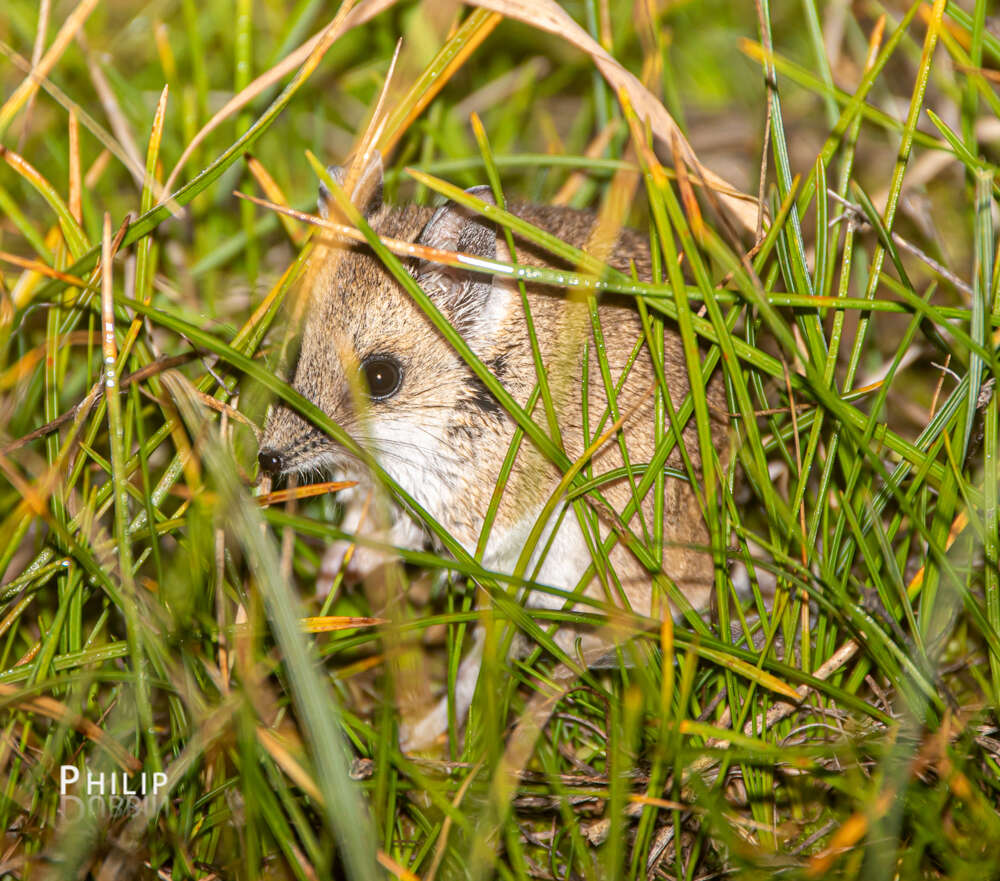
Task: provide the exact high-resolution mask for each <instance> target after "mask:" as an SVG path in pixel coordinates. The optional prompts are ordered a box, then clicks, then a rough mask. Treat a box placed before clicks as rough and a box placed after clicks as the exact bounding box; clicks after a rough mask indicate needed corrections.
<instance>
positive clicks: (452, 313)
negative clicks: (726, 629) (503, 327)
mask: <svg viewBox="0 0 1000 881" xmlns="http://www.w3.org/2000/svg"><path fill="white" fill-rule="evenodd" d="M466 192H467V193H469V194H471V195H473V196H476V197H477V198H479V199H482V200H483V201H484V202H489V203H490V204H491V205H493V204H496V203H495V200H494V198H493V192H492V190H491V189H490V188H489V187H487V186H482V187H473V188H472V189H469V190H466ZM417 243H418V244H420V245H426V246H427V247H429V248H438V249H440V250H442V251H460V252H462V253H464V254H471V255H473V256H475V257H485V258H486V259H488V260H495V259H496V256H497V230H496V226H495V225H494V224H493V223H491V222H490V221H488V220H486V219H485V218H483V217H482V216H481V215H478V214H476V213H475V212H474V211H472V210H470V209H468V208H465V207H464V206H462V205H459V204H457V203H456V202H447V203H446V204H444V205H442V206H441V207H440V208H438V209H437V211H435V212H434V214H433V216H432V217H431V219H430V220H429V221H427V225H426V226H425V227H424V229H423V232H421V233H420V236H419V238H418V239H417ZM417 280H418V281H419V282H420V285H421V287H423V289H424V290H425V291H426V292H427V295H428V296H429V297H430V298H431V299H432V300H434V302H435V304H436V305H437V306H438V308H439V309H441V311H442V312H444V313H445V315H447V316H448V318H449V319H450V320H451V323H452V324H453V325H454V326H455V329H456V330H458V331H459V333H461V334H462V335H463V336H466V335H469V334H475V333H476V332H477V331H479V332H485V331H486V328H485V326H484V324H485V323H488V322H489V320H490V318H491V312H492V310H491V309H490V308H489V306H490V305H491V302H490V301H491V298H492V294H493V290H494V286H493V278H492V276H489V275H484V274H482V273H479V272H470V271H468V270H464V269H456V268H454V267H451V266H441V265H439V264H433V263H424V264H422V265H421V268H420V270H419V271H418V273H417Z"/></svg>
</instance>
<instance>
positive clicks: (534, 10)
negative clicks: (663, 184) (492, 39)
mask: <svg viewBox="0 0 1000 881" xmlns="http://www.w3.org/2000/svg"><path fill="white" fill-rule="evenodd" d="M465 2H467V3H469V4H470V5H473V6H480V7H482V8H483V9H491V10H493V11H494V12H499V13H500V14H501V15H505V16H507V17H508V18H516V19H517V20H518V21H522V22H524V23H525V24H528V25H531V26H532V27H536V28H538V29H539V30H543V31H547V32H548V33H550V34H555V35H556V36H558V37H562V38H563V39H564V40H567V41H568V42H570V43H572V44H573V45H574V46H576V47H577V48H578V49H581V50H583V51H584V52H586V53H587V54H588V55H590V57H591V58H593V60H594V64H596V65H597V68H598V70H600V72H601V74H602V75H603V76H604V78H605V79H606V80H607V81H608V82H609V83H610V84H611V87H612V88H613V89H614V90H615V92H616V93H617V91H618V90H619V89H624V90H625V92H626V93H627V94H628V96H629V99H630V100H631V102H632V106H633V107H634V108H635V112H636V113H637V114H638V116H639V118H640V119H646V120H648V121H649V125H650V128H651V129H652V132H653V134H654V135H655V136H656V137H657V138H659V139H660V140H661V141H662V142H663V144H664V145H665V147H666V149H667V150H668V151H669V149H670V142H671V139H672V138H674V137H676V138H677V143H678V145H679V147H680V154H681V156H682V157H683V158H684V160H685V162H687V164H688V165H690V166H691V167H692V168H694V169H695V170H696V171H697V172H698V175H699V177H701V178H702V179H703V180H704V182H705V184H706V186H709V187H711V188H712V189H713V190H715V192H717V193H718V194H719V201H720V203H721V204H722V205H723V206H724V207H725V208H726V209H727V210H728V211H729V212H730V214H731V215H732V217H733V219H734V220H736V221H737V222H738V223H739V224H740V226H741V227H743V229H744V230H745V231H746V232H748V233H750V234H753V232H754V230H755V229H756V226H757V210H758V204H757V199H756V197H754V196H749V195H747V194H746V193H743V192H741V191H740V190H738V189H737V188H736V187H734V186H733V185H732V184H730V183H729V182H727V181H726V180H724V179H723V178H721V177H720V176H719V175H717V174H716V173H715V172H713V171H711V170H710V169H708V168H706V167H705V166H704V165H702V163H701V162H700V161H699V160H698V156H697V155H696V154H695V152H694V149H693V148H692V147H691V145H690V144H689V143H688V141H687V138H685V137H684V134H683V132H682V131H681V130H680V128H679V126H678V125H677V123H676V122H675V121H674V118H673V117H672V116H671V115H670V113H669V112H668V111H667V108H666V107H664V106H663V104H662V103H661V102H660V101H659V99H657V97H656V96H655V95H653V93H652V92H650V91H649V89H647V88H646V87H645V86H644V85H643V84H642V83H641V82H640V81H639V80H638V79H637V78H636V77H635V76H634V75H633V74H631V73H629V72H628V71H627V70H626V69H625V68H624V67H622V66H621V64H619V63H618V61H616V60H615V59H614V58H612V57H611V55H609V54H608V52H607V51H606V50H605V49H604V48H603V47H601V46H600V45H599V44H598V43H597V42H596V41H595V40H594V39H593V38H592V37H591V36H590V34H588V33H587V32H586V31H585V30H584V29H583V28H582V27H580V25H578V24H577V23H576V22H575V21H574V20H573V19H572V18H571V17H570V16H569V14H568V13H567V12H565V11H564V10H563V9H562V8H560V7H559V6H558V5H557V4H556V3H555V0H465Z"/></svg>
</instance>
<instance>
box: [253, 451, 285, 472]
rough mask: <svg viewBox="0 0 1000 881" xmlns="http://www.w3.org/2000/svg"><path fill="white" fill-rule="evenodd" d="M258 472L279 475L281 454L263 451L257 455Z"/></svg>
mask: <svg viewBox="0 0 1000 881" xmlns="http://www.w3.org/2000/svg"><path fill="white" fill-rule="evenodd" d="M257 461H258V462H259V463H260V470H261V471H265V472H266V473H268V474H281V470H282V468H281V454H280V453H279V452H278V451H277V450H271V449H266V448H265V449H263V450H261V451H260V452H259V453H258V454H257Z"/></svg>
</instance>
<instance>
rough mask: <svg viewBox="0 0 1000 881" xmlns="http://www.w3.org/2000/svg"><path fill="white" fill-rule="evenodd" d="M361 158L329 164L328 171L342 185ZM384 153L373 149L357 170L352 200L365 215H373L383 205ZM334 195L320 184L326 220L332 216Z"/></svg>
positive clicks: (320, 205)
mask: <svg viewBox="0 0 1000 881" xmlns="http://www.w3.org/2000/svg"><path fill="white" fill-rule="evenodd" d="M358 161H359V160H358V159H354V160H349V161H348V164H347V165H329V166H327V169H326V170H327V171H328V172H329V173H330V177H332V178H333V179H334V180H335V181H336V182H337V183H338V184H340V186H344V184H345V183H347V178H348V175H349V174H350V173H351V171H352V169H353V168H354V165H355V163H357V162H358ZM382 176H383V169H382V154H381V153H379V151H378V150H372V151H371V152H370V153H368V155H367V161H366V162H365V163H364V165H363V166H361V167H360V168H359V169H357V170H356V171H355V180H354V187H353V189H352V192H351V201H352V202H354V204H355V205H357V206H358V208H359V209H360V210H361V213H362V214H363V215H364V216H365V217H371V216H372V215H373V214H374V213H375V212H376V211H378V209H379V208H381V207H382ZM332 200H333V197H332V195H331V194H330V191H329V190H328V189H327V187H326V185H325V184H323V183H320V185H319V200H318V201H319V213H320V216H321V217H322V218H323V219H324V220H325V219H327V218H328V217H329V216H330V207H331V205H332V204H333V201H332Z"/></svg>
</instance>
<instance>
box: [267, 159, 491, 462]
mask: <svg viewBox="0 0 1000 881" xmlns="http://www.w3.org/2000/svg"><path fill="white" fill-rule="evenodd" d="M331 171H332V172H333V173H334V175H335V176H336V177H337V178H339V179H340V180H343V179H344V174H343V172H342V171H341V170H340V169H331ZM381 175H382V166H381V160H380V159H378V158H376V160H375V161H374V162H372V163H371V164H370V165H369V166H368V167H367V168H366V169H365V170H364V172H363V174H362V175H361V181H360V182H359V184H358V185H357V186H356V187H355V188H354V190H353V192H354V194H355V195H354V198H355V202H356V204H363V205H364V206H365V207H364V214H365V217H366V220H367V221H368V223H369V224H370V225H371V227H372V228H373V229H374V230H375V232H377V233H378V234H379V235H380V236H382V237H383V238H394V239H401V240H404V241H416V242H418V243H420V244H423V245H427V246H430V247H434V248H440V249H443V250H447V251H463V252H466V253H473V254H476V255H479V256H483V257H494V256H495V255H496V230H495V228H494V227H493V226H492V225H490V224H488V223H486V222H485V221H483V220H482V218H478V217H477V216H475V215H474V214H473V213H472V212H469V211H467V210H466V209H463V208H461V207H459V206H457V205H455V204H454V203H448V204H446V205H444V206H442V207H441V208H438V209H437V210H436V211H435V210H433V209H430V208H423V207H417V206H412V205H411V206H405V207H391V206H388V205H385V204H383V202H382V180H381ZM476 194H477V195H479V196H480V197H481V198H488V194H487V193H485V192H479V191H477V193H476ZM359 197H360V198H359ZM329 198H330V197H329V193H328V192H326V190H325V188H322V187H321V189H320V211H321V213H322V214H323V215H324V216H326V215H327V213H328V210H330V206H329V204H328V203H329ZM314 259H316V260H318V261H319V262H318V264H317V266H316V267H315V270H314V273H313V281H312V289H311V291H309V292H308V296H309V301H308V306H307V310H306V317H305V321H304V325H303V330H302V342H301V348H300V353H299V358H298V363H297V365H296V368H295V375H294V380H293V383H292V384H293V386H294V388H295V389H296V390H297V391H298V392H300V393H301V394H302V395H303V396H304V397H306V398H308V399H309V400H311V401H312V402H314V403H315V404H316V405H317V406H319V407H320V408H321V409H322V410H323V411H324V412H325V413H326V414H328V415H329V416H330V417H331V418H332V419H333V420H334V421H336V422H337V423H338V424H340V425H341V426H342V427H343V428H344V429H346V430H347V432H348V433H349V434H351V435H352V436H353V437H354V438H355V439H356V440H357V441H358V442H359V443H360V444H361V445H362V446H363V447H365V448H366V449H368V450H369V451H370V452H371V453H373V454H374V455H375V456H376V457H377V458H378V459H379V461H380V462H381V464H382V465H383V467H385V468H386V469H387V470H388V471H389V472H390V473H391V474H393V476H395V477H397V479H401V478H404V477H405V475H406V473H407V472H416V473H419V472H421V471H422V472H423V473H424V474H425V475H427V476H428V477H429V476H430V475H431V474H435V473H436V474H438V475H439V476H440V477H442V478H448V477H449V476H450V477H451V478H452V479H453V478H454V475H455V474H456V473H458V472H459V471H460V470H461V469H462V467H463V459H465V458H466V457H465V453H464V449H463V444H464V446H465V448H467V447H468V445H469V444H473V443H475V441H476V432H477V430H478V429H477V426H481V425H482V423H483V421H484V420H489V419H502V418H503V415H502V411H500V408H499V405H498V404H497V403H496V402H495V401H494V400H493V399H492V397H490V396H489V395H488V393H486V390H485V389H484V388H483V387H482V385H481V384H480V383H479V382H478V381H477V380H475V378H474V377H473V375H472V373H471V372H470V371H469V369H468V367H467V366H466V365H465V364H464V362H463V361H462V360H461V358H460V357H459V356H458V355H457V354H456V353H455V351H454V350H453V349H452V347H451V346H450V345H449V344H448V342H447V341H446V340H445V339H444V337H443V336H442V335H441V334H440V332H439V331H438V330H437V329H436V328H435V327H434V325H433V324H432V322H431V321H430V320H429V319H428V318H427V316H426V315H425V314H424V313H423V311H422V310H421V309H420V307H419V306H417V305H416V303H414V302H413V300H412V299H411V298H410V296H409V294H407V293H406V291H404V290H403V288H402V287H401V286H400V285H399V284H398V282H396V280H395V279H394V278H393V277H392V275H391V274H390V273H389V272H388V270H386V269H385V267H384V266H383V265H382V263H381V261H380V260H379V259H378V257H376V256H375V255H374V254H373V253H372V252H371V249H370V248H368V247H367V246H364V245H355V246H350V245H339V244H338V245H334V244H330V245H329V246H328V247H326V246H324V247H323V248H322V249H321V250H320V252H319V253H318V256H317V257H316V258H314ZM408 270H409V271H410V272H411V273H412V274H413V275H414V276H415V278H416V279H417V281H418V283H419V284H420V285H421V287H422V288H423V290H424V291H425V292H426V293H427V294H428V295H429V296H430V297H431V299H432V300H433V301H434V303H435V304H436V305H437V307H438V308H439V309H440V310H441V311H442V312H443V313H444V314H445V316H446V317H447V318H448V319H449V321H450V322H451V324H452V325H453V326H454V327H455V328H456V329H457V330H458V331H459V333H460V334H461V335H462V336H463V337H464V338H465V339H467V340H469V342H470V343H472V344H473V345H474V346H476V344H477V341H478V342H481V341H483V340H487V339H492V337H493V332H494V331H495V330H496V327H497V324H498V320H499V317H498V309H499V304H498V303H497V302H496V301H497V300H498V297H496V296H494V290H495V288H494V284H493V280H492V278H491V277H490V276H487V275H482V274H474V273H470V272H462V271H458V270H453V269H450V268H446V267H443V266H440V265H432V264H429V263H427V262H425V261H411V262H410V263H409V264H408ZM259 461H260V465H261V469H262V470H263V471H266V472H269V473H271V474H273V475H278V474H288V473H298V474H302V475H304V474H306V473H309V472H313V473H316V472H320V473H323V472H329V471H332V470H337V471H342V470H347V471H353V470H354V469H353V468H352V461H351V458H350V457H349V456H348V454H347V453H346V451H344V450H343V449H342V448H341V447H339V446H338V445H337V444H336V443H335V442H334V441H332V440H331V439H330V438H329V437H328V436H327V435H326V434H325V433H324V432H322V431H321V430H320V429H318V428H316V426H314V425H312V424H311V423H310V422H308V421H307V420H305V419H303V418H302V417H301V416H300V415H298V414H297V413H295V412H294V411H292V410H291V409H289V408H288V407H285V406H277V407H276V408H275V409H274V411H273V412H272V414H271V416H270V418H269V420H268V422H267V425H266V427H265V430H264V433H263V436H262V438H261V447H260V455H259ZM402 482H409V481H402Z"/></svg>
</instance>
